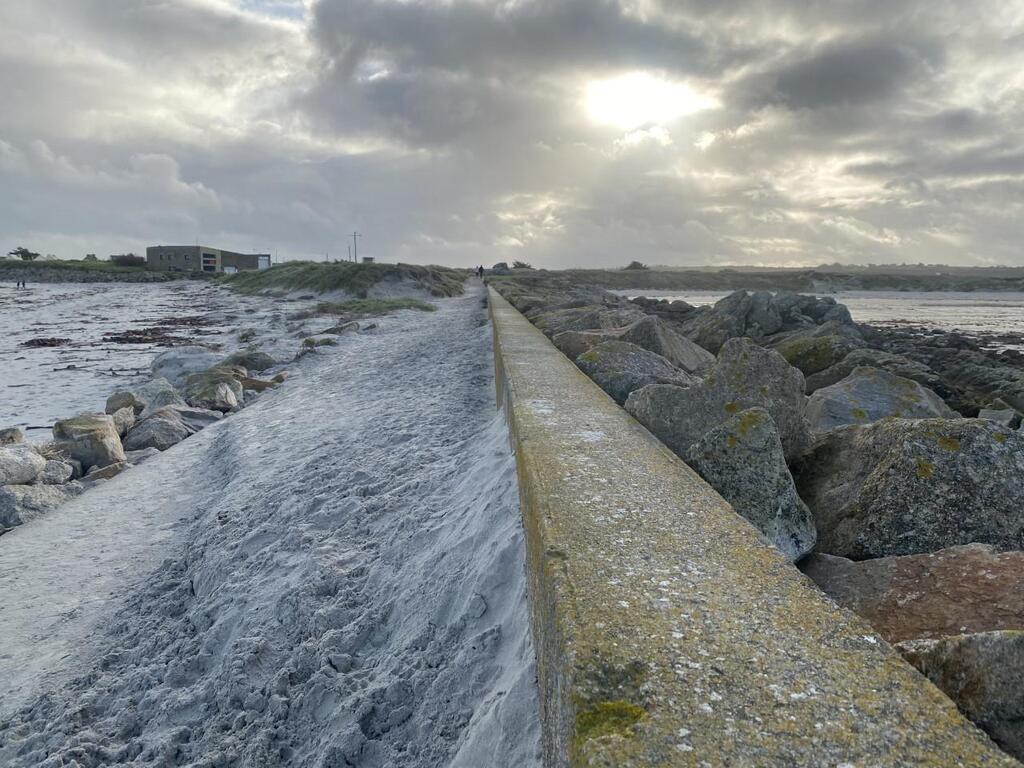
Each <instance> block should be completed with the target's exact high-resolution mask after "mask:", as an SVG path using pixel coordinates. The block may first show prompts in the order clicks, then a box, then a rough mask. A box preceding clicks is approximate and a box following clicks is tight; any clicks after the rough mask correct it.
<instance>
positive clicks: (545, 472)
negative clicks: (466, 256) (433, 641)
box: [490, 290, 1018, 768]
mask: <svg viewBox="0 0 1024 768" xmlns="http://www.w3.org/2000/svg"><path fill="white" fill-rule="evenodd" d="M490 307H491V318H492V320H493V328H494V356H495V367H496V372H497V389H498V401H499V404H500V405H501V406H502V407H503V409H504V411H505V414H506V417H507V420H508V424H509V430H510V435H511V440H512V444H513V447H514V449H515V452H516V460H517V465H518V476H519V486H520V498H521V505H522V513H523V521H524V525H525V529H526V541H527V575H528V579H529V589H530V610H531V621H532V625H533V633H534V639H535V647H536V652H537V666H538V676H539V683H540V695H541V720H542V724H543V729H544V754H545V764H546V765H547V766H549V767H550V768H555V767H558V768H561V767H562V766H608V767H609V768H610V767H611V766H616V767H627V766H701V765H708V766H722V765H730V766H798V765H799V766H840V765H844V764H846V765H850V766H869V765H870V766H891V765H915V766H919V765H932V766H950V765H962V766H981V765H985V766H992V765H1005V766H1012V765H1018V763H1016V761H1014V760H1012V759H1011V758H1009V757H1008V756H1006V755H1004V754H1003V753H1002V752H1000V751H999V750H998V749H997V748H996V747H995V746H994V745H993V744H992V743H991V742H990V741H989V740H988V738H987V737H986V736H985V735H984V734H983V733H981V731H979V730H977V729H976V728H975V727H974V726H972V725H971V724H970V723H969V722H967V721H966V720H965V719H964V718H963V717H962V716H961V715H960V714H959V713H958V712H957V710H956V708H955V707H954V706H953V704H952V703H951V702H950V701H949V700H948V699H947V698H946V697H945V696H944V695H943V694H941V693H940V692H939V691H938V690H937V689H936V688H934V687H933V686H932V685H931V684H930V683H928V682H927V681H926V680H925V679H924V678H923V677H921V676H920V675H918V674H917V672H916V671H914V670H913V669H912V668H911V667H910V666H909V665H908V664H906V663H905V662H904V661H903V660H902V659H901V658H900V657H899V656H898V655H897V654H896V653H895V652H894V651H893V650H892V649H891V648H889V647H888V646H887V645H886V644H885V643H884V642H883V641H882V640H881V639H879V638H878V637H877V636H876V635H875V634H874V632H873V631H872V629H871V628H870V627H869V626H868V625H867V624H865V623H864V622H863V621H861V620H859V619H857V618H856V617H854V616H852V615H851V614H848V613H846V612H844V611H842V610H841V609H839V608H837V607H836V606H835V605H834V604H833V603H832V602H830V601H829V600H828V599H827V598H826V597H825V596H824V595H822V594H821V593H820V592H819V591H818V590H817V589H816V588H815V587H814V586H813V584H811V582H810V581H809V580H807V579H806V578H805V577H804V576H803V575H802V574H800V573H799V571H797V569H796V568H794V567H793V566H792V565H790V564H789V563H788V562H786V561H785V560H784V559H783V558H782V557H781V556H780V555H778V554H777V553H776V552H775V550H774V549H772V548H771V547H769V546H767V545H765V544H763V543H762V542H761V541H760V539H759V538H758V535H757V533H756V531H755V530H754V528H753V527H752V526H751V525H750V524H749V523H747V522H746V521H745V520H743V519H742V518H741V517H739V516H738V515H736V514H735V513H734V512H733V511H732V509H731V508H730V507H729V505H728V504H726V502H725V501H723V500H722V498H721V497H720V496H718V494H717V493H715V491H714V490H712V489H711V488H710V487H709V486H708V485H707V484H706V483H704V482H703V481H702V480H701V479H700V478H699V477H698V476H697V475H696V474H695V473H694V472H693V471H692V470H690V468H689V467H687V466H686V465H685V464H684V463H683V462H682V461H680V460H679V459H678V458H677V457H676V456H675V455H674V454H672V453H671V452H670V451H669V450H668V449H667V448H665V447H664V446H663V445H662V444H661V443H660V442H659V441H658V440H657V439H655V438H654V437H653V436H652V435H651V434H650V433H648V432H647V431H646V430H645V429H644V428H643V427H642V426H640V425H639V424H638V423H637V422H636V421H634V420H633V419H632V418H631V417H630V416H629V415H628V414H627V413H626V412H625V411H624V410H622V409H621V408H619V407H618V406H617V405H616V404H615V403H614V402H613V401H612V400H611V399H610V398H609V397H608V396H607V395H605V394H604V392H602V391H601V390H600V389H599V388H598V387H597V386H596V385H595V384H593V383H592V382H591V381H590V380H589V379H587V378H586V376H584V375H583V374H582V373H581V372H580V371H579V370H578V369H577V368H576V367H575V366H574V365H573V364H572V363H571V362H570V361H569V360H568V359H567V358H565V357H564V356H563V355H562V354H561V353H560V352H559V351H558V350H557V349H555V347H554V346H552V345H551V343H550V342H549V341H548V340H547V338H546V337H545V336H544V335H543V334H542V333H541V332H540V331H539V330H537V329H536V328H534V327H533V326H532V325H531V324H530V323H529V322H528V321H527V320H526V319H525V318H524V317H523V316H522V315H521V314H519V312H518V311H516V310H515V309H514V308H513V307H512V306H511V305H509V304H508V303H507V302H506V301H505V300H504V299H502V298H501V297H500V296H499V295H498V294H497V293H496V292H495V291H493V290H491V291H490Z"/></svg>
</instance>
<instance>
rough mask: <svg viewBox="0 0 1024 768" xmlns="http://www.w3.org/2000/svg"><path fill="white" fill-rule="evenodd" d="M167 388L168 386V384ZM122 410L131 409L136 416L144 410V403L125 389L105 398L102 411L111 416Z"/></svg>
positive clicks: (135, 393) (136, 394) (137, 395)
mask: <svg viewBox="0 0 1024 768" xmlns="http://www.w3.org/2000/svg"><path fill="white" fill-rule="evenodd" d="M168 386H170V385H169V384H168ZM122 408H131V409H132V413H134V414H135V415H136V416H137V415H138V414H140V413H142V412H143V411H144V410H145V409H146V401H145V400H143V399H142V398H141V397H140V396H139V394H138V393H137V392H132V391H130V390H127V389H122V390H118V391H117V392H115V393H114V394H112V395H111V396H110V397H108V398H107V404H106V408H105V409H104V410H105V411H106V412H107V413H108V414H110V415H111V416H113V415H114V414H115V413H117V412H118V411H120V410H121V409H122Z"/></svg>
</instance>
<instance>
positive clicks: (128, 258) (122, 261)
mask: <svg viewBox="0 0 1024 768" xmlns="http://www.w3.org/2000/svg"><path fill="white" fill-rule="evenodd" d="M110 260H111V261H112V262H114V264H116V265H117V266H119V267H144V266H146V260H145V259H144V258H143V257H142V256H136V255H135V254H134V253H123V254H119V255H117V256H111V257H110Z"/></svg>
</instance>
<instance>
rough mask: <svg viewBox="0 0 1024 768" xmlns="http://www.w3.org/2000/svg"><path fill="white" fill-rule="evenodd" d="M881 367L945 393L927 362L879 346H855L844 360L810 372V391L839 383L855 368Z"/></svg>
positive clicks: (808, 386) (808, 385)
mask: <svg viewBox="0 0 1024 768" xmlns="http://www.w3.org/2000/svg"><path fill="white" fill-rule="evenodd" d="M861 367H867V368H880V369H881V370H883V371H889V372H890V373H895V374H896V375H897V376H902V377H903V378H905V379H910V380H911V381H916V382H917V383H918V384H920V385H921V386H923V387H927V388H928V389H930V390H932V391H934V392H938V393H939V394H942V393H943V385H942V380H941V379H940V378H939V375H938V374H937V373H935V371H933V370H932V369H931V368H929V367H928V366H927V365H925V364H924V363H919V362H917V361H915V360H911V359H910V358H908V357H904V356H903V355H894V354H892V353H891V352H883V351H882V350H879V349H869V348H864V349H854V350H852V351H851V352H850V353H849V354H848V355H847V356H846V357H844V358H843V359H842V360H841V361H839V362H838V363H836V364H835V365H832V366H829V367H828V368H826V369H825V370H823V371H819V372H818V373H814V374H811V375H810V376H808V377H807V394H811V393H813V392H815V391H816V390H819V389H821V388H822V387H828V386H830V385H832V384H835V383H836V382H840V381H842V380H843V379H845V378H846V377H847V376H849V375H850V374H851V373H853V369H854V368H861Z"/></svg>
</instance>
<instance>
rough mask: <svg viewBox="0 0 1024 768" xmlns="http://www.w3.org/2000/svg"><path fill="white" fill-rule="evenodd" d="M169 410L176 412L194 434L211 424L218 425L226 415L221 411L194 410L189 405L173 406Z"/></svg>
mask: <svg viewBox="0 0 1024 768" xmlns="http://www.w3.org/2000/svg"><path fill="white" fill-rule="evenodd" d="M168 409H169V410H172V411H174V413H176V414H177V415H178V418H179V419H181V422H182V424H184V425H185V426H186V427H188V428H189V429H191V430H192V431H193V432H199V431H200V430H203V429H206V428H207V427H208V426H210V425H211V424H216V423H217V422H218V421H220V420H221V419H223V418H224V414H223V413H221V412H220V411H211V410H209V409H207V408H193V407H191V406H188V405H172V406H168Z"/></svg>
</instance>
